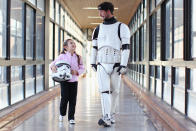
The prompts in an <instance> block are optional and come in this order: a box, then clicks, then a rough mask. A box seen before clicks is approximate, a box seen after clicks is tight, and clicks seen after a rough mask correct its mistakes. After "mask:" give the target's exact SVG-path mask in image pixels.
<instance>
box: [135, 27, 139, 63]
mask: <svg viewBox="0 0 196 131" xmlns="http://www.w3.org/2000/svg"><path fill="white" fill-rule="evenodd" d="M135 42H136V43H135V44H136V50H135V52H136V61H138V60H139V31H137V32H136V41H135Z"/></svg>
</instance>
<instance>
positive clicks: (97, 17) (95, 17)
mask: <svg viewBox="0 0 196 131" xmlns="http://www.w3.org/2000/svg"><path fill="white" fill-rule="evenodd" d="M88 18H92V19H101V17H100V16H88Z"/></svg>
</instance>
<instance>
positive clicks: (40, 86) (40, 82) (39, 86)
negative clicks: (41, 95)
mask: <svg viewBox="0 0 196 131" xmlns="http://www.w3.org/2000/svg"><path fill="white" fill-rule="evenodd" d="M43 90H44V73H43V65H36V93H38V92H41V91H43Z"/></svg>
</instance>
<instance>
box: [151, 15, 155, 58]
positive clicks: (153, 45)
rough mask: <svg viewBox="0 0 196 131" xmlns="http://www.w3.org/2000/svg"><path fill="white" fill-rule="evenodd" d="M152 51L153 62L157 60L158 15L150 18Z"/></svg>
mask: <svg viewBox="0 0 196 131" xmlns="http://www.w3.org/2000/svg"><path fill="white" fill-rule="evenodd" d="M150 18H151V19H150V22H151V23H150V32H151V38H150V49H151V52H150V53H151V54H150V56H151V60H154V59H156V13H155V14H153V15H152V16H151V17H150Z"/></svg>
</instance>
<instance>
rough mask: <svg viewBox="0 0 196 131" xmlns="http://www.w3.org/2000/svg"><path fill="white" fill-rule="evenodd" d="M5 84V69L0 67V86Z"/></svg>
mask: <svg viewBox="0 0 196 131" xmlns="http://www.w3.org/2000/svg"><path fill="white" fill-rule="evenodd" d="M2 83H7V68H6V67H3V66H0V84H2Z"/></svg>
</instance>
